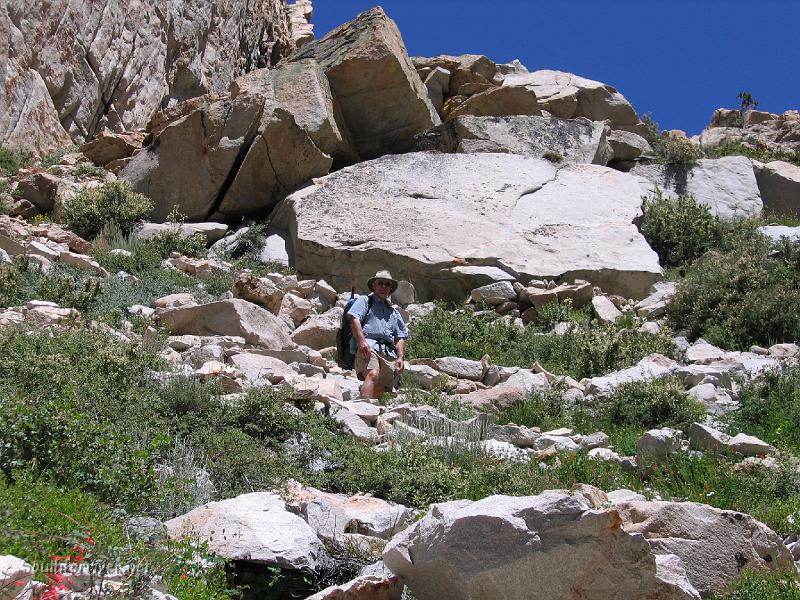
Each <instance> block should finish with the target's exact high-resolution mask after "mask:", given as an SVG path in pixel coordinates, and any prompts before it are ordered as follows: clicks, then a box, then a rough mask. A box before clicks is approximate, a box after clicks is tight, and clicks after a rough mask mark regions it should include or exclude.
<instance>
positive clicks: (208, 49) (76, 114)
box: [0, 0, 294, 155]
mask: <svg viewBox="0 0 800 600" xmlns="http://www.w3.org/2000/svg"><path fill="white" fill-rule="evenodd" d="M6 6H7V8H6ZM0 39H2V40H3V42H2V43H0V78H2V80H3V81H4V85H3V87H2V89H0V145H3V146H11V147H18V148H21V149H24V150H28V151H31V152H33V153H35V154H37V155H42V154H46V153H47V152H49V151H52V150H55V149H57V148H62V147H64V146H68V145H70V144H71V143H74V142H82V141H84V140H86V139H89V138H91V137H92V136H93V135H95V134H96V133H97V132H98V131H100V130H102V129H104V128H110V129H113V130H116V131H121V130H131V129H135V128H137V127H142V126H144V125H145V124H146V123H147V121H148V120H149V119H150V117H151V116H152V115H153V113H154V112H155V111H156V110H158V109H159V108H160V107H162V106H164V105H166V104H168V103H174V102H176V101H181V100H184V99H186V98H190V97H193V96H199V95H202V94H205V93H209V92H222V91H224V90H225V89H226V88H227V87H228V85H229V84H230V83H231V82H232V81H233V80H234V79H235V78H236V77H237V76H239V75H241V74H242V73H244V72H246V71H248V70H251V69H253V68H258V67H267V66H270V65H272V64H274V63H275V62H277V61H278V60H279V59H280V58H281V57H282V56H285V55H287V54H288V53H290V52H291V51H292V50H293V49H294V43H293V40H292V35H291V30H290V25H289V20H288V16H287V7H286V4H285V2H282V1H281V0H258V1H256V2H251V3H247V4H244V5H242V4H241V3H240V2H237V1H236V0H221V1H212V0H198V1H197V2H193V3H191V4H185V3H180V2H168V3H163V2H155V1H154V0H144V1H142V2H135V3H126V2H110V3H102V2H101V3H98V2H90V1H88V0H77V1H75V0H55V1H53V2H43V1H34V2H31V3H20V2H10V3H8V4H7V5H6V4H4V5H3V9H2V10H0ZM10 49H13V52H10V51H9V50H10ZM244 57H246V59H245V58H244Z"/></svg>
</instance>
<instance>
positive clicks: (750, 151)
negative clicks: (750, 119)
mask: <svg viewBox="0 0 800 600" xmlns="http://www.w3.org/2000/svg"><path fill="white" fill-rule="evenodd" d="M703 151H704V153H705V155H706V157H708V158H722V157H723V156H746V157H747V158H750V159H753V160H758V161H760V162H764V163H768V162H772V161H773V160H783V161H786V162H790V163H793V164H795V165H800V150H794V151H792V152H790V151H788V150H769V149H767V148H757V147H755V146H751V145H749V144H746V143H743V142H726V143H724V144H720V145H718V146H709V147H707V148H704V149H703Z"/></svg>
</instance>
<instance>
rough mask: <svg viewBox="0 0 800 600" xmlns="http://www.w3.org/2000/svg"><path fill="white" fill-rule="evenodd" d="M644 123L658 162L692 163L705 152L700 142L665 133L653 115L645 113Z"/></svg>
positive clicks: (647, 137) (648, 139)
mask: <svg viewBox="0 0 800 600" xmlns="http://www.w3.org/2000/svg"><path fill="white" fill-rule="evenodd" d="M642 123H643V124H644V126H645V128H646V129H647V134H646V136H645V138H646V139H647V141H648V143H649V144H650V148H652V150H653V154H654V155H655V158H656V160H657V161H658V162H661V163H666V164H672V165H690V164H692V163H694V162H696V161H697V160H698V159H700V158H701V157H702V155H703V153H702V150H701V149H700V146H699V145H698V144H695V143H694V142H692V141H691V140H689V139H686V138H680V137H673V136H671V135H668V134H665V132H662V131H661V128H660V127H659V125H658V123H656V122H655V121H654V120H653V118H652V116H651V115H649V114H646V115H644V117H643V118H642Z"/></svg>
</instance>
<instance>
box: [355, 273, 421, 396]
mask: <svg viewBox="0 0 800 600" xmlns="http://www.w3.org/2000/svg"><path fill="white" fill-rule="evenodd" d="M367 287H368V288H369V290H370V292H372V293H371V294H370V296H371V298H370V296H359V297H358V298H357V299H356V301H355V302H354V303H353V306H351V307H350V310H349V311H347V316H348V318H349V319H350V327H351V329H352V331H353V338H352V340H351V342H350V343H351V349H352V351H353V353H354V354H355V355H356V360H355V369H356V373H357V374H358V376H359V379H363V381H364V383H363V384H362V385H361V397H362V398H380V397H381V396H383V393H384V392H391V391H392V390H393V389H394V386H395V382H396V381H397V377H398V376H399V375H400V373H402V372H403V368H404V365H403V360H404V357H405V348H406V338H408V328H407V327H406V324H405V322H404V321H403V317H401V316H400V313H399V312H398V311H397V309H396V308H395V307H394V306H392V304H391V302H390V301H389V296H391V295H392V292H394V291H395V290H396V289H397V281H396V280H394V279H393V278H392V276H391V274H390V273H389V271H378V272H377V273H375V276H374V277H371V278H370V279H369V281H367ZM353 345H354V346H355V347H354V348H353V347H352V346H353Z"/></svg>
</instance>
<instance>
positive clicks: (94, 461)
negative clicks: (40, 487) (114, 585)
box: [0, 394, 155, 509]
mask: <svg viewBox="0 0 800 600" xmlns="http://www.w3.org/2000/svg"><path fill="white" fill-rule="evenodd" d="M0 427H1V428H2V432H1V433H0V448H1V449H2V453H0V471H2V472H3V473H5V474H6V475H7V476H10V475H11V473H13V472H14V471H15V470H18V469H22V468H24V467H28V466H31V468H33V469H34V470H35V471H36V472H37V473H41V474H43V475H45V476H47V477H50V478H52V479H54V480H57V481H59V482H61V483H62V484H64V485H67V486H70V487H74V488H77V489H80V490H84V491H87V492H91V493H93V494H95V495H96V496H97V497H98V498H100V499H101V500H105V501H106V502H113V503H116V504H118V505H120V506H124V507H129V508H134V509H135V508H138V507H140V506H142V502H143V500H144V498H146V497H148V496H149V495H151V494H153V492H154V491H155V472H154V470H153V467H154V457H153V455H152V453H151V452H149V451H148V450H141V451H138V450H135V449H134V448H133V446H134V443H133V440H132V438H131V436H130V434H129V433H128V432H122V431H118V430H117V429H116V428H115V427H114V426H113V425H112V424H110V423H108V422H107V421H95V420H93V419H88V418H87V416H86V415H85V414H84V413H82V412H81V411H80V410H78V409H77V407H76V406H75V405H74V404H73V403H68V402H64V401H52V400H41V399H38V398H31V397H24V396H19V395H10V394H9V395H8V396H6V398H5V400H4V402H3V404H2V405H1V406H0Z"/></svg>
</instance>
